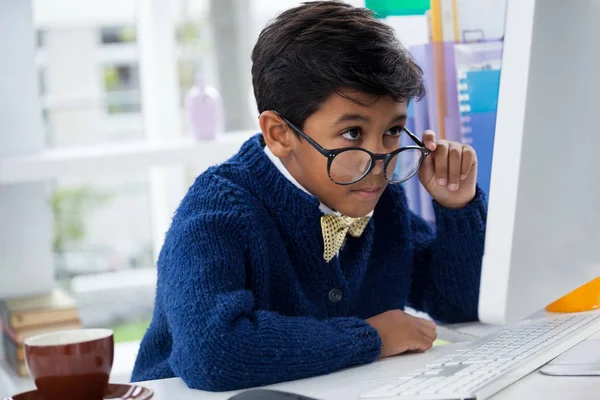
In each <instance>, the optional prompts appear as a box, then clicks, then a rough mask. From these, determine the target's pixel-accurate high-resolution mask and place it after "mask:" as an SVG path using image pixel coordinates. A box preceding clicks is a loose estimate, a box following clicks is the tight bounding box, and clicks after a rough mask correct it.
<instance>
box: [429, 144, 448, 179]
mask: <svg viewBox="0 0 600 400" xmlns="http://www.w3.org/2000/svg"><path fill="white" fill-rule="evenodd" d="M432 155H433V165H434V169H435V177H436V179H437V181H438V185H441V186H446V184H447V183H448V142H447V141H446V140H440V141H438V142H437V148H436V150H435V152H434V153H433V154H432Z"/></svg>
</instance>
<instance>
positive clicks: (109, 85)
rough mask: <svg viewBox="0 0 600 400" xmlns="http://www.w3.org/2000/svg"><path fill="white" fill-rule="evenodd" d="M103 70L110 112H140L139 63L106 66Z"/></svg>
mask: <svg viewBox="0 0 600 400" xmlns="http://www.w3.org/2000/svg"><path fill="white" fill-rule="evenodd" d="M103 72H104V73H103V75H104V88H105V90H106V109H107V111H108V113H109V114H121V113H139V112H140V111H141V100H140V80H139V72H138V67H137V65H111V66H105V67H104V71H103Z"/></svg>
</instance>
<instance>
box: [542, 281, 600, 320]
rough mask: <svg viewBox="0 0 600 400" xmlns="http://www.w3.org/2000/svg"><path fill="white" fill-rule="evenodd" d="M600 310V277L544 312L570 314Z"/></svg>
mask: <svg viewBox="0 0 600 400" xmlns="http://www.w3.org/2000/svg"><path fill="white" fill-rule="evenodd" d="M592 310H600V277H598V278H596V279H594V280H592V281H590V282H588V283H586V284H585V285H583V286H581V287H579V288H577V289H575V290H573V291H572V292H571V293H569V294H567V295H565V296H563V297H561V298H560V299H558V300H556V301H555V302H554V303H552V304H550V305H548V306H547V307H546V311H549V312H555V313H572V312H582V311H592Z"/></svg>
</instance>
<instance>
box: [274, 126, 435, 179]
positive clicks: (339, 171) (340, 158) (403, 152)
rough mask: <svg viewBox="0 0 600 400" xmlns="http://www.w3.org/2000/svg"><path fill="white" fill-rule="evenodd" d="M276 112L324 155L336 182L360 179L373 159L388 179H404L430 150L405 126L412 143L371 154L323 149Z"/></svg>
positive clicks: (350, 149)
mask: <svg viewBox="0 0 600 400" xmlns="http://www.w3.org/2000/svg"><path fill="white" fill-rule="evenodd" d="M277 115H279V114H277ZM279 116H280V117H281V118H282V119H283V120H284V121H285V123H286V124H288V125H289V126H290V128H291V129H292V130H293V131H294V132H296V133H297V134H299V135H300V136H302V137H303V138H304V139H306V141H307V142H308V143H310V144H311V145H312V146H313V147H314V148H315V149H316V150H317V151H318V152H319V153H321V154H323V155H324V156H325V157H327V172H328V174H329V179H331V180H332V181H333V182H334V183H337V184H338V185H351V184H353V183H356V182H358V181H360V180H361V179H363V178H364V177H366V176H367V175H369V173H371V171H373V169H374V168H375V166H376V164H377V161H382V162H383V174H384V176H385V179H386V181H387V182H388V183H392V184H397V183H402V182H405V181H407V180H409V179H410V178H412V177H413V176H415V174H416V173H417V172H419V168H421V165H423V161H424V160H425V157H427V156H428V155H429V154H430V153H431V151H430V150H429V149H427V148H426V147H425V145H424V144H423V143H422V142H421V141H420V140H419V138H417V137H416V136H415V135H414V134H413V133H412V132H410V131H409V130H408V129H406V128H403V131H404V132H406V134H407V135H408V136H409V137H410V138H411V140H412V141H413V142H415V146H406V147H400V148H398V149H396V150H394V151H392V152H391V153H387V154H375V153H372V152H370V151H369V150H367V149H363V148H361V147H347V148H341V149H333V150H327V149H325V148H323V147H322V146H321V145H319V144H318V143H317V142H315V141H314V140H313V139H312V138H311V137H310V136H308V135H307V134H306V133H304V132H302V131H301V130H300V129H299V128H297V127H296V126H295V125H294V124H292V123H291V122H290V121H288V120H287V119H285V118H284V117H282V116H281V115H279Z"/></svg>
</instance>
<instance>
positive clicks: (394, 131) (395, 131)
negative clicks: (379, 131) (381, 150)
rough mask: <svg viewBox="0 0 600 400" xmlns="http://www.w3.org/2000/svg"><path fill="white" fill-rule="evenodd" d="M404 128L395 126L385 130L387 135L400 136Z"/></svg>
mask: <svg viewBox="0 0 600 400" xmlns="http://www.w3.org/2000/svg"><path fill="white" fill-rule="evenodd" d="M403 130H404V128H403V127H401V126H394V127H393V128H390V129H388V130H387V131H386V132H385V135H386V136H392V137H400V134H401V133H402V131H403Z"/></svg>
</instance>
